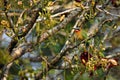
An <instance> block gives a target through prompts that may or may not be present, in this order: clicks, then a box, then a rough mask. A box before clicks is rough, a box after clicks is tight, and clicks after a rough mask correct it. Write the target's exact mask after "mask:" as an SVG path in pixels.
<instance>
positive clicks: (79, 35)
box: [74, 27, 87, 40]
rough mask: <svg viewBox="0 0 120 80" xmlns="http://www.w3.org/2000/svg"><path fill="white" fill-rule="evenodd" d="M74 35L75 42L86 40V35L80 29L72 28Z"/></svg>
mask: <svg viewBox="0 0 120 80" xmlns="http://www.w3.org/2000/svg"><path fill="white" fill-rule="evenodd" d="M74 29H75V30H74V34H75V38H76V39H77V40H84V39H86V38H87V33H86V31H85V30H83V29H82V28H79V27H76V28H74Z"/></svg>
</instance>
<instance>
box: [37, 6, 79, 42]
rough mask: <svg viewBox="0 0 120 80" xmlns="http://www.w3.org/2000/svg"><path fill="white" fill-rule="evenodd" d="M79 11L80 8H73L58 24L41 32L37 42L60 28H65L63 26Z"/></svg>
mask: <svg viewBox="0 0 120 80" xmlns="http://www.w3.org/2000/svg"><path fill="white" fill-rule="evenodd" d="M80 11H81V9H80V8H76V9H75V10H73V11H72V12H71V13H70V14H69V15H68V16H67V17H66V18H65V19H64V20H63V21H62V22H61V23H60V24H59V25H57V26H55V27H54V28H53V29H50V30H48V31H46V32H45V33H43V34H42V35H41V37H40V38H39V39H38V42H40V43H41V42H42V41H44V40H45V39H47V38H48V37H49V36H52V35H53V34H55V33H56V32H58V31H60V30H61V29H63V28H65V26H66V25H67V24H68V23H69V22H70V21H71V20H72V19H73V18H74V17H75V16H77V15H78V13H79V12H80Z"/></svg>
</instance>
